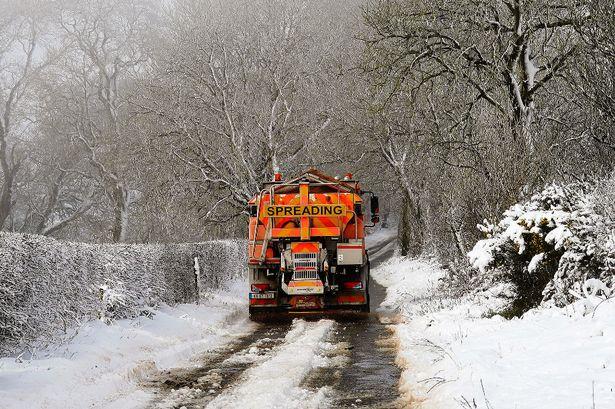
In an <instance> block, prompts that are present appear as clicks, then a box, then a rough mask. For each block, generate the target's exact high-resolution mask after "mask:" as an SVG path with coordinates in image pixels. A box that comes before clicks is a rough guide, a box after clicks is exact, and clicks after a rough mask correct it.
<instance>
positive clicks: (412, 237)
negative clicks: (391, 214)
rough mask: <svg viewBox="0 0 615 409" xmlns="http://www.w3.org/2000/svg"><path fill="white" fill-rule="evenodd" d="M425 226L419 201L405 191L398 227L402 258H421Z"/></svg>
mask: <svg viewBox="0 0 615 409" xmlns="http://www.w3.org/2000/svg"><path fill="white" fill-rule="evenodd" d="M423 230H424V225H423V217H422V211H421V207H420V203H419V202H418V200H416V201H415V200H414V199H413V198H412V196H411V193H410V192H408V191H407V190H405V191H404V195H403V199H402V208H401V217H400V221H399V226H398V230H397V231H398V240H399V246H400V249H401V254H402V256H412V257H416V256H419V255H420V254H421V253H422V251H423V246H424V234H423V233H424V231H423Z"/></svg>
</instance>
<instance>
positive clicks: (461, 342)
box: [373, 257, 615, 409]
mask: <svg viewBox="0 0 615 409" xmlns="http://www.w3.org/2000/svg"><path fill="white" fill-rule="evenodd" d="M442 275H443V272H442V271H441V269H440V268H438V266H437V265H436V264H435V263H434V262H432V261H429V260H420V259H419V260H412V259H405V258H401V257H397V258H394V259H392V260H391V261H389V262H388V263H386V264H385V265H383V266H382V267H379V268H377V269H375V270H374V271H373V278H374V279H375V280H376V281H378V282H379V283H381V284H383V285H385V286H388V288H387V298H386V300H385V302H384V303H383V307H385V308H397V309H398V310H399V311H401V313H400V323H399V324H397V325H395V327H396V333H397V336H398V338H399V341H400V350H399V352H398V362H399V363H400V364H401V365H402V366H403V367H404V368H405V369H404V371H403V374H402V382H401V385H402V391H403V392H404V395H405V397H406V398H407V399H408V400H412V401H413V402H414V406H413V407H420V408H424V409H444V408H457V407H460V408H477V409H478V408H485V409H491V408H492V409H501V408H518V409H535V408H541V409H568V408H570V409H579V408H588V409H589V408H596V409H607V408H614V407H615V319H614V317H615V299H610V300H607V301H603V300H600V299H598V298H596V297H591V296H590V297H587V298H584V299H582V300H579V301H578V302H576V303H574V304H572V305H570V306H568V307H566V308H539V309H535V310H532V311H530V312H528V313H526V314H525V315H524V316H523V317H522V318H520V319H513V320H505V319H503V318H502V317H500V316H494V317H492V318H485V314H487V313H488V312H489V310H490V309H491V308H492V307H493V305H492V304H491V302H490V299H489V298H488V294H487V295H485V296H484V297H480V298H478V297H475V298H473V299H469V298H466V299H456V300H453V299H446V298H442V297H440V296H439V294H438V291H437V289H436V280H437V278H438V277H440V276H442Z"/></svg>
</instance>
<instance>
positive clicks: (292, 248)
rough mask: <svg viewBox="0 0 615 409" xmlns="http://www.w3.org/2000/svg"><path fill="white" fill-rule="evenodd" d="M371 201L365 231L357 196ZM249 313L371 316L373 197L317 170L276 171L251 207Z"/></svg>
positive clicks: (354, 183)
mask: <svg viewBox="0 0 615 409" xmlns="http://www.w3.org/2000/svg"><path fill="white" fill-rule="evenodd" d="M364 195H366V196H369V198H370V212H369V213H370V216H371V217H370V221H371V223H372V224H371V225H369V226H366V224H365V222H364V219H365V214H364V209H363V199H362V196H364ZM248 207H249V208H248V211H249V242H248V270H249V283H250V294H249V310H250V316H251V317H252V318H253V319H260V318H262V316H263V315H268V314H270V313H280V312H287V313H296V314H301V313H304V314H305V313H319V312H328V311H330V310H339V309H342V310H353V311H363V312H369V258H368V255H367V252H366V249H365V240H364V233H365V232H364V229H365V227H370V226H373V225H374V224H375V223H377V222H378V219H379V217H378V212H379V209H378V197H377V196H375V195H374V194H373V193H372V192H367V191H363V190H361V187H360V186H359V183H358V182H357V181H356V180H353V179H352V174H346V175H345V177H344V178H343V179H341V180H340V179H337V178H334V177H331V176H328V175H326V174H324V173H322V172H319V171H318V170H315V169H310V170H308V171H307V172H305V173H303V174H302V175H300V176H298V177H296V178H293V179H290V180H285V181H283V180H282V176H281V174H280V173H276V174H275V175H274V180H273V181H271V182H267V183H265V184H264V185H263V188H262V190H261V191H260V192H259V194H258V195H256V196H255V197H254V198H252V199H251V200H250V202H249V203H248Z"/></svg>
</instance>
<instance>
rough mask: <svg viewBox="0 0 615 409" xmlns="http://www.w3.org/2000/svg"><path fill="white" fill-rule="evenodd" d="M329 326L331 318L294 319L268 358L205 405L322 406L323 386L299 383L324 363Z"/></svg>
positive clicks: (227, 406) (323, 397) (233, 406)
mask: <svg viewBox="0 0 615 409" xmlns="http://www.w3.org/2000/svg"><path fill="white" fill-rule="evenodd" d="M333 326H334V323H333V321H331V320H320V321H318V322H306V321H303V320H295V321H294V322H293V325H292V328H291V330H290V331H289V332H288V333H287V334H286V337H285V340H284V344H282V345H281V346H280V347H279V348H278V350H277V351H276V352H275V353H274V354H273V355H272V357H271V358H270V359H268V360H267V361H265V362H263V363H261V364H259V365H257V366H254V367H252V368H250V369H248V370H247V371H246V372H245V373H244V375H243V379H242V381H241V382H240V383H239V384H238V385H237V386H235V387H233V388H229V389H227V390H226V391H225V392H224V393H222V394H221V395H218V396H217V397H216V399H214V400H213V401H212V402H210V403H209V405H207V408H211V409H217V408H254V409H258V408H274V409H275V408H279V409H291V408H302V409H308V408H321V407H323V405H324V404H325V402H326V399H327V388H321V389H319V390H317V391H311V390H308V389H305V388H301V387H300V386H299V385H300V383H301V381H302V380H303V379H304V378H305V377H306V375H307V374H308V373H309V372H310V371H311V370H312V369H313V368H317V367H320V366H325V365H327V360H328V358H326V357H324V356H323V355H324V354H325V352H326V350H328V349H329V348H330V346H331V344H329V343H327V342H325V338H326V336H327V335H328V334H329V332H330V331H331V329H332V328H333ZM321 354H322V355H321Z"/></svg>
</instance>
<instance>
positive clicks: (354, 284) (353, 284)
mask: <svg viewBox="0 0 615 409" xmlns="http://www.w3.org/2000/svg"><path fill="white" fill-rule="evenodd" d="M342 288H344V289H346V290H360V289H362V288H363V283H362V282H360V281H346V282H345V283H342Z"/></svg>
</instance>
